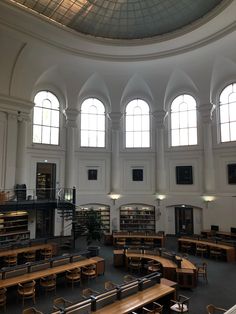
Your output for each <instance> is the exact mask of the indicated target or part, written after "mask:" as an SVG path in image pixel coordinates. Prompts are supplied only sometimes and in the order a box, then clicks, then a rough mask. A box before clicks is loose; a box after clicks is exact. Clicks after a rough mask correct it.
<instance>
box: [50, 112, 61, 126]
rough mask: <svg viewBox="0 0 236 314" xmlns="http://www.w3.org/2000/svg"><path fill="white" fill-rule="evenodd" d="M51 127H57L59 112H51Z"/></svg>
mask: <svg viewBox="0 0 236 314" xmlns="http://www.w3.org/2000/svg"><path fill="white" fill-rule="evenodd" d="M51 126H56V127H59V111H55V110H52V111H51Z"/></svg>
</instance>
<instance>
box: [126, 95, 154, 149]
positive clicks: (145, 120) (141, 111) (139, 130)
mask: <svg viewBox="0 0 236 314" xmlns="http://www.w3.org/2000/svg"><path fill="white" fill-rule="evenodd" d="M149 111H150V110H149V105H148V104H147V103H146V102H145V101H143V100H142V99H134V100H132V101H130V102H129V103H128V105H127V106H126V112H125V136H126V142H125V143H126V147H127V148H130V147H132V148H134V147H141V148H145V147H150V114H149Z"/></svg>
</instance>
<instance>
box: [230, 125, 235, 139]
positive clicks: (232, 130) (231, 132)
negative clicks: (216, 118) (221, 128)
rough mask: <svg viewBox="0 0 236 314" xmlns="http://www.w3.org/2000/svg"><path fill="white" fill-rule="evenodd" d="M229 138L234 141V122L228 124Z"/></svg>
mask: <svg viewBox="0 0 236 314" xmlns="http://www.w3.org/2000/svg"><path fill="white" fill-rule="evenodd" d="M230 137H231V141H236V122H231V123H230Z"/></svg>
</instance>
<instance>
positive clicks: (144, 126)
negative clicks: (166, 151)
mask: <svg viewBox="0 0 236 314" xmlns="http://www.w3.org/2000/svg"><path fill="white" fill-rule="evenodd" d="M142 130H143V131H149V130H150V118H149V115H148V116H146V115H145V116H143V117H142Z"/></svg>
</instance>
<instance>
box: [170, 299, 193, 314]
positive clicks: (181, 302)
mask: <svg viewBox="0 0 236 314" xmlns="http://www.w3.org/2000/svg"><path fill="white" fill-rule="evenodd" d="M189 299H190V298H188V297H186V296H184V295H182V294H180V295H179V296H178V298H177V300H170V302H171V304H172V305H170V313H189Z"/></svg>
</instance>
